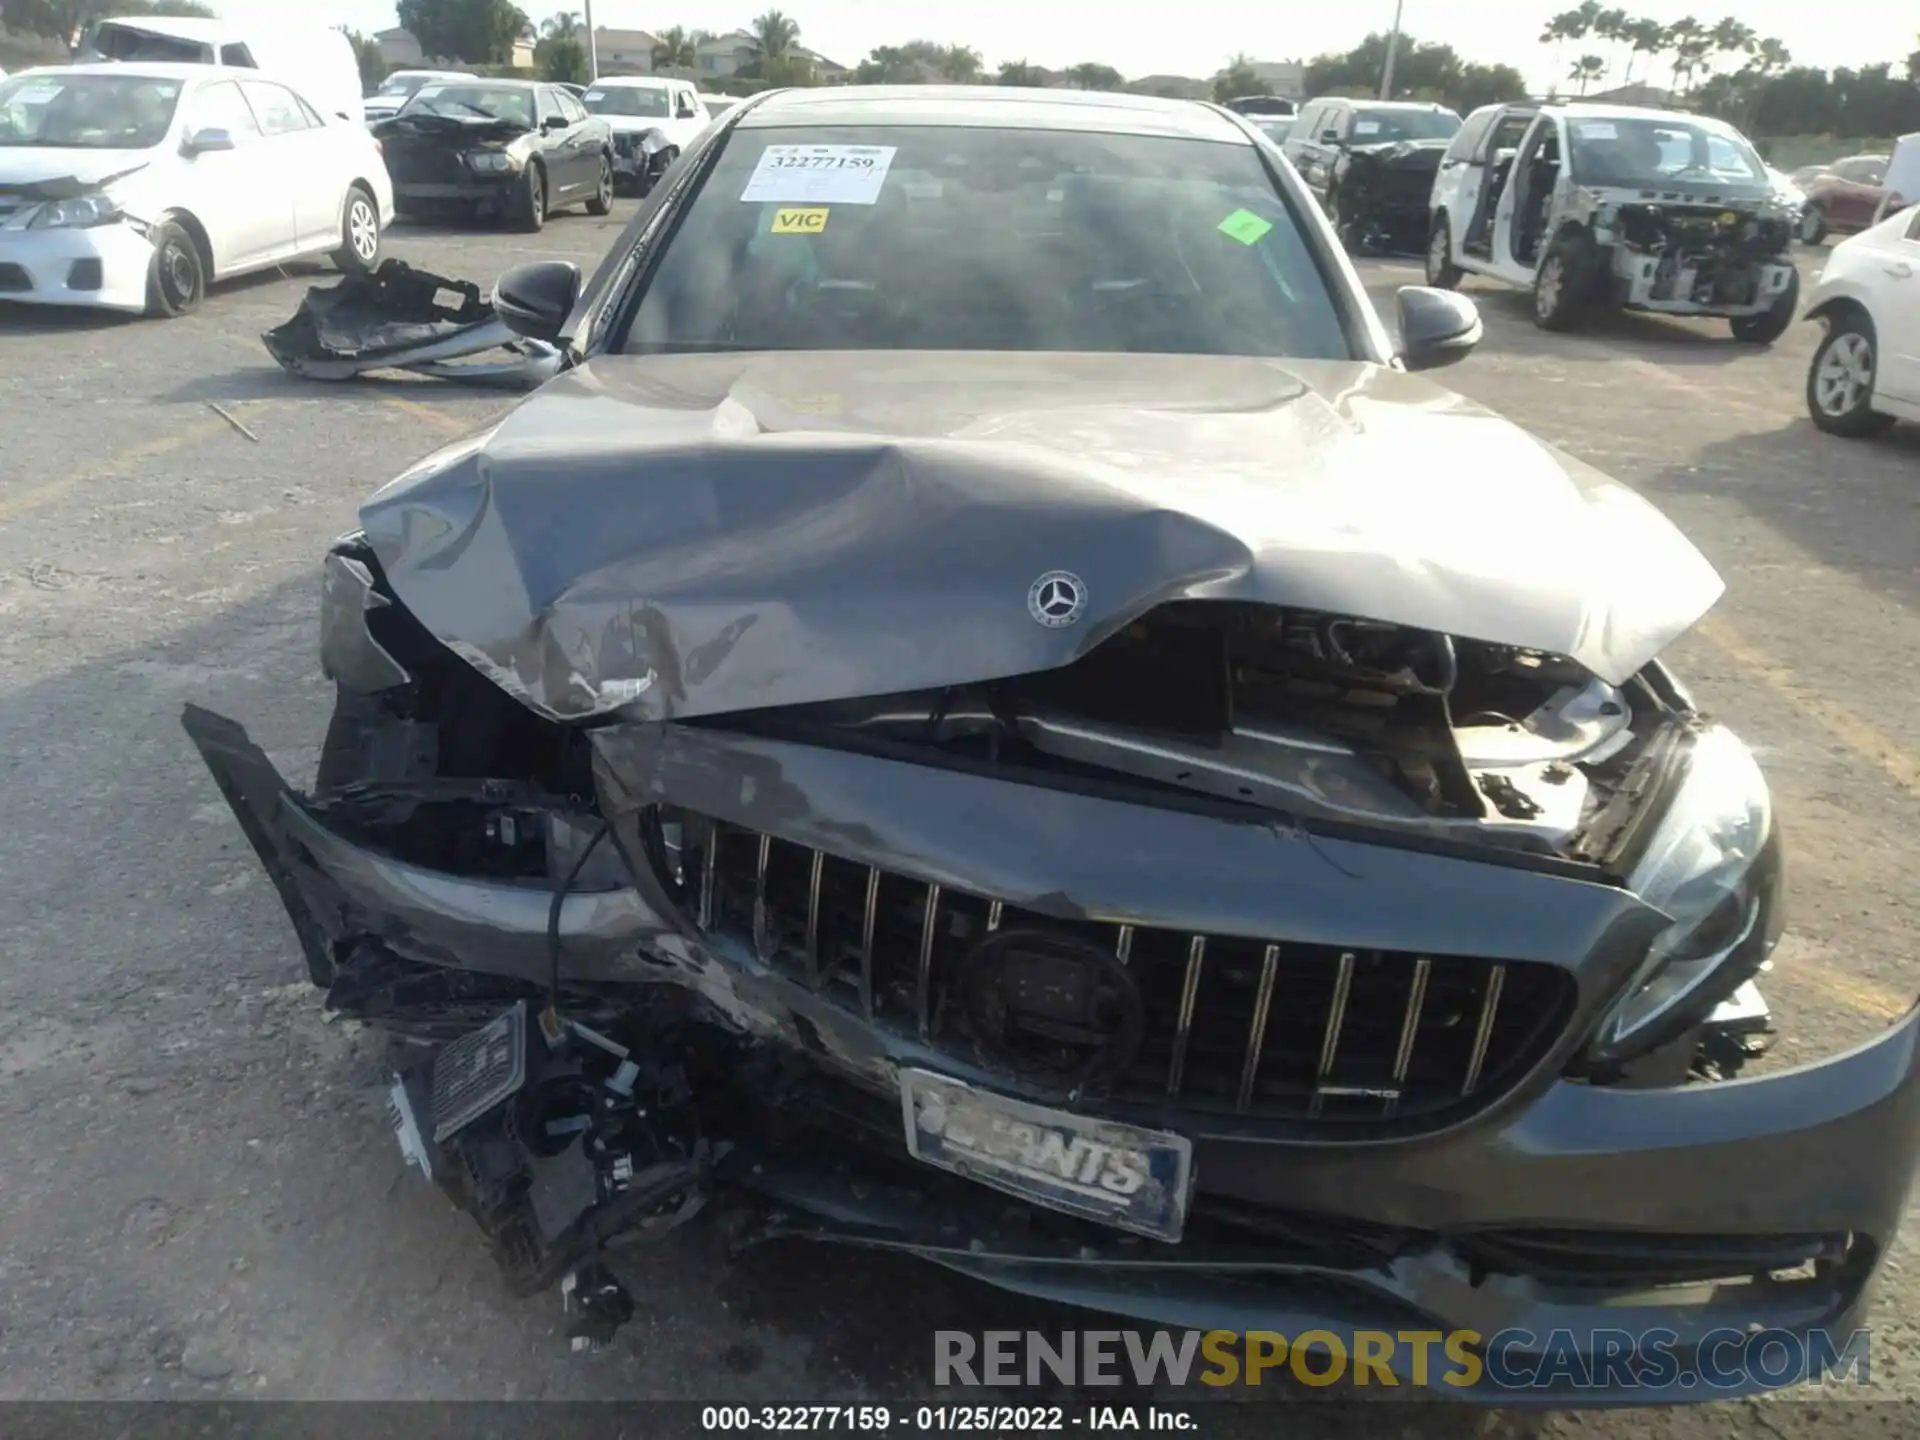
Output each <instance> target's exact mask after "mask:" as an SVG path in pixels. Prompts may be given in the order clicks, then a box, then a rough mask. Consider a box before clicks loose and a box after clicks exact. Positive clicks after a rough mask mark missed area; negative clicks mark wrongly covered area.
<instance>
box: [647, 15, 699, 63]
mask: <svg viewBox="0 0 1920 1440" xmlns="http://www.w3.org/2000/svg"><path fill="white" fill-rule="evenodd" d="M659 41H660V43H659V44H657V45H655V46H654V47H653V68H654V69H656V70H691V69H693V68H694V67H695V66H697V65H698V64H699V63H700V57H699V55H698V53H697V46H698V43H699V42H697V41H696V40H695V39H694V38H693V36H692V35H690V34H688V33H687V31H686V29H685V28H684V27H682V26H679V25H674V26H670V27H669V28H667V29H665V30H662V31H661V32H660V36H659Z"/></svg>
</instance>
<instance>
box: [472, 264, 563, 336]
mask: <svg viewBox="0 0 1920 1440" xmlns="http://www.w3.org/2000/svg"><path fill="white" fill-rule="evenodd" d="M580 283H581V282H580V267H579V266H578V265H571V264H568V263H567V262H566V261H564V260H541V261H536V262H535V263H534V264H531V265H516V266H514V267H513V269H511V270H509V271H507V273H506V274H504V275H502V276H501V277H500V280H499V282H498V283H497V284H496V285H495V286H494V287H493V310H494V313H495V314H496V315H498V316H499V317H500V319H501V320H502V321H503V322H504V323H505V324H506V327H507V328H508V329H509V330H511V331H513V333H514V334H516V335H524V336H526V337H527V339H529V340H542V341H545V342H546V343H547V344H549V345H551V344H553V343H554V342H555V341H556V340H558V339H559V338H560V332H561V331H562V330H564V329H565V328H566V325H567V318H568V317H569V316H570V315H572V314H573V307H574V306H575V305H577V304H578V303H579V302H580Z"/></svg>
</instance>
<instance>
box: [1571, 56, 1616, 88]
mask: <svg viewBox="0 0 1920 1440" xmlns="http://www.w3.org/2000/svg"><path fill="white" fill-rule="evenodd" d="M1606 73H1607V57H1606V56H1604V55H1582V56H1581V57H1580V58H1579V59H1578V60H1576V61H1574V62H1573V69H1571V70H1569V71H1568V72H1567V78H1568V79H1569V80H1572V81H1575V82H1576V83H1578V85H1579V86H1580V93H1581V94H1582V95H1584V94H1586V93H1587V87H1588V86H1589V85H1591V84H1593V82H1594V81H1596V80H1600V79H1603V78H1605V76H1606Z"/></svg>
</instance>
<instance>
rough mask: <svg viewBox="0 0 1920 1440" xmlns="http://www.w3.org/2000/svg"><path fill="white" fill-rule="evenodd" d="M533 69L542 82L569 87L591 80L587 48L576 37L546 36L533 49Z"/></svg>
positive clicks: (590, 66)
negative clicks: (561, 83) (561, 82)
mask: <svg viewBox="0 0 1920 1440" xmlns="http://www.w3.org/2000/svg"><path fill="white" fill-rule="evenodd" d="M533 68H534V69H535V70H536V71H538V72H539V75H540V78H541V79H542V80H554V81H565V82H566V83H567V84H569V85H584V84H586V83H587V81H589V80H590V79H592V78H593V75H592V65H591V63H590V62H589V60H588V58H587V47H586V45H585V43H584V42H583V41H582V40H581V38H580V36H578V35H564V34H549V35H547V36H546V37H545V38H544V39H542V40H541V41H540V43H539V44H538V45H535V46H534V47H533Z"/></svg>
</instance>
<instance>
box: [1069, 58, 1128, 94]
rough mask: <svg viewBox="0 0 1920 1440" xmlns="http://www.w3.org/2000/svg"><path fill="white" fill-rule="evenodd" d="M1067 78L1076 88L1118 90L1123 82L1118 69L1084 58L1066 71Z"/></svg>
mask: <svg viewBox="0 0 1920 1440" xmlns="http://www.w3.org/2000/svg"><path fill="white" fill-rule="evenodd" d="M1067 79H1068V80H1069V81H1070V82H1072V84H1073V86H1074V88H1075V89H1077V90H1118V89H1119V88H1120V87H1121V85H1122V84H1124V83H1125V81H1124V80H1123V78H1122V77H1121V74H1120V72H1119V71H1118V70H1116V69H1114V68H1113V67H1112V66H1111V65H1102V64H1099V63H1098V62H1096V61H1093V60H1085V61H1082V62H1081V63H1080V64H1078V65H1075V66H1073V67H1072V68H1070V69H1069V70H1068V71H1067Z"/></svg>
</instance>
